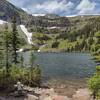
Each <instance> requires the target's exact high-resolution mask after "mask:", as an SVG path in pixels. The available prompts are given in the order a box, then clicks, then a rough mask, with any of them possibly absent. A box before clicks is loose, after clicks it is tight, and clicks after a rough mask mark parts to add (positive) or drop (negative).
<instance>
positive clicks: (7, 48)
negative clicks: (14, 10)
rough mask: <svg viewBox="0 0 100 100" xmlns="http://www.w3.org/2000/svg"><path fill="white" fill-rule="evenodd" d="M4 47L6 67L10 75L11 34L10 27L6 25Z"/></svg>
mask: <svg viewBox="0 0 100 100" xmlns="http://www.w3.org/2000/svg"><path fill="white" fill-rule="evenodd" d="M3 41H4V42H3V46H4V56H5V67H6V71H7V73H8V70H9V66H10V62H9V61H10V48H11V33H10V32H9V31H8V25H7V24H5V31H4V34H3Z"/></svg>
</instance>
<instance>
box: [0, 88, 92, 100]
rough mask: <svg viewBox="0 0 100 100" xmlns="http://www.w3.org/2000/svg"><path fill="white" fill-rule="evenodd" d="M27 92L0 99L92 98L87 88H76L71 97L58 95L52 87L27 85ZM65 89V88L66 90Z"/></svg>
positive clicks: (49, 99)
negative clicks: (22, 94)
mask: <svg viewBox="0 0 100 100" xmlns="http://www.w3.org/2000/svg"><path fill="white" fill-rule="evenodd" d="M27 89H28V93H27V94H26V95H25V96H22V97H14V96H6V97H0V100H92V99H91V96H90V95H91V93H90V91H89V90H88V89H87V88H84V89H82V88H81V89H78V90H77V91H76V92H75V93H74V94H73V95H72V97H71V98H70V97H68V96H64V95H59V94H58V93H56V92H55V89H54V88H50V89H45V88H30V87H27ZM66 91H67V90H66Z"/></svg>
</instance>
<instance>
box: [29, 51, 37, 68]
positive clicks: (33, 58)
mask: <svg viewBox="0 0 100 100" xmlns="http://www.w3.org/2000/svg"><path fill="white" fill-rule="evenodd" d="M35 59H36V58H35V55H34V54H33V52H31V53H30V66H31V68H32V67H33V66H34V61H35Z"/></svg>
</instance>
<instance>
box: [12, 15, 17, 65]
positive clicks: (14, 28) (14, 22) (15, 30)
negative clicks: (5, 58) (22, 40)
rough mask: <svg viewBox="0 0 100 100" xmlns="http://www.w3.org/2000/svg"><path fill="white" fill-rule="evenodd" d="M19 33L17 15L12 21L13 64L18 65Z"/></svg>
mask: <svg viewBox="0 0 100 100" xmlns="http://www.w3.org/2000/svg"><path fill="white" fill-rule="evenodd" d="M18 44H19V41H18V32H17V25H16V15H15V16H14V17H13V19H12V63H14V64H17V63H18V54H17V52H16V51H17V50H18Z"/></svg>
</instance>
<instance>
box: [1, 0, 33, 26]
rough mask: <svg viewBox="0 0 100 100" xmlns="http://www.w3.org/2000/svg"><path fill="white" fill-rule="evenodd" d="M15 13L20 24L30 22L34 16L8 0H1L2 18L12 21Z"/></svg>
mask: <svg viewBox="0 0 100 100" xmlns="http://www.w3.org/2000/svg"><path fill="white" fill-rule="evenodd" d="M14 15H16V19H17V23H18V24H20V23H26V22H29V21H30V20H31V19H32V16H31V15H28V14H27V13H26V12H24V11H23V10H22V9H20V8H18V7H15V6H14V5H12V4H11V3H9V2H8V1H6V0H0V19H1V20H4V21H8V22H10V21H11V19H12V16H14Z"/></svg>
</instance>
